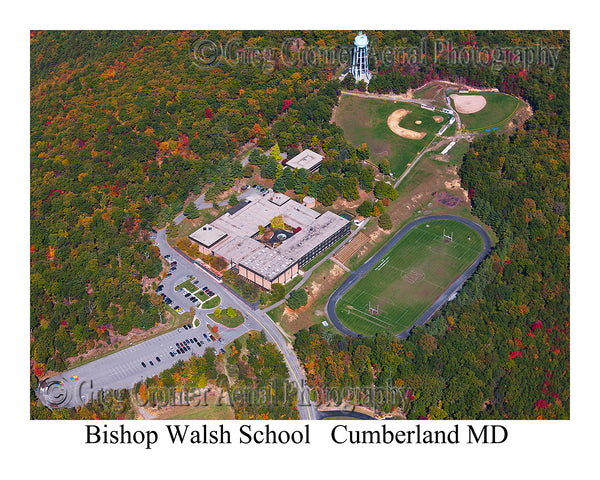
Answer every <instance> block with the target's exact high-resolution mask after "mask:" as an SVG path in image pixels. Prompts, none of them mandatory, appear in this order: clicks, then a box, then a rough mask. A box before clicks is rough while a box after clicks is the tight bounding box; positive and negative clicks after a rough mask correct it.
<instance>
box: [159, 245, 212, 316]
mask: <svg viewBox="0 0 600 480" xmlns="http://www.w3.org/2000/svg"><path fill="white" fill-rule="evenodd" d="M165 259H166V260H167V261H169V262H170V267H169V273H168V274H167V277H166V278H165V281H163V282H161V284H160V285H159V286H158V288H157V289H156V293H157V294H158V295H159V296H160V297H161V298H162V299H163V302H165V304H166V305H168V306H169V307H171V308H172V309H173V310H175V311H176V312H177V313H179V314H180V315H181V314H182V313H184V312H185V311H189V308H190V307H194V308H196V309H200V308H202V304H203V303H205V302H207V301H208V300H210V299H211V298H213V297H215V292H213V291H212V290H211V288H210V287H209V286H208V285H205V284H204V283H201V282H200V280H198V279H196V278H195V277H194V276H193V275H192V274H190V273H187V274H185V275H184V276H183V277H181V276H180V275H177V273H178V272H177V265H178V263H177V261H176V260H172V259H171V256H170V255H166V256H165ZM173 275H176V278H173V279H171V280H170V281H167V279H169V278H170V277H172V276H173ZM186 280H189V282H186ZM182 283H187V286H186V287H182V286H181V284H182ZM169 287H171V288H169ZM165 288H166V289H165ZM182 305H183V306H182Z"/></svg>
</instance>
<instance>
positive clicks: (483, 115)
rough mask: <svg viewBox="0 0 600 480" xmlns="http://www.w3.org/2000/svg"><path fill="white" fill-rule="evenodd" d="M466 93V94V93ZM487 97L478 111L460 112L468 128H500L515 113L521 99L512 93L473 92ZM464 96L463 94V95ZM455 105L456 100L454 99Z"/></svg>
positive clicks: (461, 118)
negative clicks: (483, 105) (484, 104)
mask: <svg viewBox="0 0 600 480" xmlns="http://www.w3.org/2000/svg"><path fill="white" fill-rule="evenodd" d="M465 95H466V94H465ZM472 95H481V96H483V97H485V101H486V102H487V103H486V106H485V108H483V109H482V110H480V111H479V112H476V113H459V115H460V120H461V121H462V123H463V125H464V126H465V129H466V130H485V129H488V128H498V129H500V128H501V127H502V126H503V125H504V124H505V123H506V122H507V121H508V120H510V118H511V117H512V116H513V114H514V113H515V112H516V111H517V107H518V106H519V105H520V103H521V101H520V100H519V99H518V98H515V97H513V96H512V95H507V94H505V93H497V92H473V94H472ZM461 96H463V95H461ZM452 105H453V106H454V100H452Z"/></svg>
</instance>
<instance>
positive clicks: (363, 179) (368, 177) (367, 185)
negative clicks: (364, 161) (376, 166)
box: [358, 167, 375, 192]
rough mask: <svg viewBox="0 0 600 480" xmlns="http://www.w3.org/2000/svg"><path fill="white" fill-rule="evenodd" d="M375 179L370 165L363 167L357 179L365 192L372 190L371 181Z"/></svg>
mask: <svg viewBox="0 0 600 480" xmlns="http://www.w3.org/2000/svg"><path fill="white" fill-rule="evenodd" d="M374 180H375V174H374V173H373V169H372V168H371V167H365V168H363V169H362V170H361V171H360V174H359V177H358V181H359V182H360V188H362V189H363V190H364V191H365V192H370V191H371V190H373V181H374Z"/></svg>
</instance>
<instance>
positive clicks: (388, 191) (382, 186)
mask: <svg viewBox="0 0 600 480" xmlns="http://www.w3.org/2000/svg"><path fill="white" fill-rule="evenodd" d="M373 193H374V195H375V198H377V199H378V200H381V199H383V198H389V199H390V200H396V198H398V192H397V191H396V189H395V188H394V187H393V186H392V185H390V184H389V183H386V182H383V181H381V182H377V183H375V188H374V189H373Z"/></svg>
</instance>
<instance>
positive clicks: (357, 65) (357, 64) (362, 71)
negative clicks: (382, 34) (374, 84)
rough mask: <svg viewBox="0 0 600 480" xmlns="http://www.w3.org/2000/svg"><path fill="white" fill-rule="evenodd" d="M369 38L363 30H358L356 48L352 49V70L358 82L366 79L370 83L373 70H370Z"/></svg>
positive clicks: (355, 40) (355, 41)
mask: <svg viewBox="0 0 600 480" xmlns="http://www.w3.org/2000/svg"><path fill="white" fill-rule="evenodd" d="M368 47H369V39H368V38H367V36H366V35H365V34H364V33H363V32H358V35H357V36H356V38H355V39H354V50H353V51H352V68H351V70H350V71H351V72H352V75H353V76H354V78H355V79H356V81H357V82H359V81H360V80H364V81H365V82H366V83H369V80H371V72H369V52H368V49H369V48H368Z"/></svg>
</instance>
